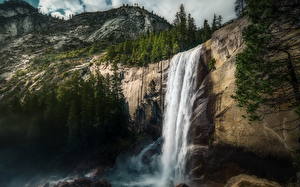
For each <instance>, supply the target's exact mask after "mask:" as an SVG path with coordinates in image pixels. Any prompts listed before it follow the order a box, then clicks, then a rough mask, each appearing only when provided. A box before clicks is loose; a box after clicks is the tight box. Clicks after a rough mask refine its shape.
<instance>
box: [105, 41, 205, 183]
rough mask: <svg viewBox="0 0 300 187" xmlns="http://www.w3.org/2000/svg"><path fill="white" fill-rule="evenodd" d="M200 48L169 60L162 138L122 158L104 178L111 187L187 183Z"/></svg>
mask: <svg viewBox="0 0 300 187" xmlns="http://www.w3.org/2000/svg"><path fill="white" fill-rule="evenodd" d="M201 49H202V46H198V47H196V48H194V49H191V50H189V51H186V52H183V53H179V54H177V55H176V56H174V57H173V58H172V60H171V63H170V67H169V73H168V81H167V92H166V98H165V113H164V122H163V134H162V138H161V139H159V140H157V141H156V142H154V143H152V144H150V145H148V146H146V147H145V148H144V149H143V150H142V151H141V152H140V153H139V154H138V155H136V156H133V157H131V158H129V159H127V160H126V159H124V158H121V159H119V160H118V162H117V164H116V167H115V168H114V169H112V170H111V171H109V172H108V173H107V175H106V178H107V179H108V180H109V181H110V182H111V183H112V185H113V186H114V187H126V186H129V187H168V186H174V185H177V184H180V183H189V179H188V176H187V175H186V173H187V171H186V160H187V157H188V152H189V150H188V149H189V143H188V133H189V129H190V124H191V117H192V107H193V104H194V101H195V99H196V95H199V93H197V90H198V89H197V69H198V64H199V60H200V54H201Z"/></svg>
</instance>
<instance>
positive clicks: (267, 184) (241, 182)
mask: <svg viewBox="0 0 300 187" xmlns="http://www.w3.org/2000/svg"><path fill="white" fill-rule="evenodd" d="M225 187H281V185H280V184H278V183H277V182H274V181H269V180H267V179H261V178H257V177H256V176H250V175H244V174H242V175H238V176H235V177H232V178H231V179H230V180H229V181H228V182H227V184H226V186H225Z"/></svg>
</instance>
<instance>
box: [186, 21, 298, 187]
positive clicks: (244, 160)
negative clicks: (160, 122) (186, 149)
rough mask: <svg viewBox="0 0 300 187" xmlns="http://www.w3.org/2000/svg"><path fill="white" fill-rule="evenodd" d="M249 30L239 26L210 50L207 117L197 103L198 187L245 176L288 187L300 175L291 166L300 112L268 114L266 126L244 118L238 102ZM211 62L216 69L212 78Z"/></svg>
mask: <svg viewBox="0 0 300 187" xmlns="http://www.w3.org/2000/svg"><path fill="white" fill-rule="evenodd" d="M248 24H249V22H248V20H247V19H245V18H244V19H239V20H237V21H234V22H233V23H231V24H229V25H226V26H225V27H223V28H221V29H220V30H218V31H216V32H215V33H214V34H213V37H212V39H211V40H209V41H208V42H206V43H205V44H204V51H203V55H202V57H201V60H200V63H201V67H200V68H199V70H198V71H199V82H202V83H203V84H205V85H207V87H208V88H209V89H207V90H206V91H205V92H206V96H207V97H208V99H209V103H208V105H207V111H206V113H204V114H203V113H201V112H198V111H197V106H198V105H199V104H200V103H197V100H196V104H195V105H196V106H195V110H194V111H195V112H194V115H193V122H192V126H191V132H190V134H191V136H190V137H191V140H190V141H191V143H192V146H191V151H190V158H189V160H188V167H189V170H190V176H192V180H193V181H194V182H195V183H196V184H199V183H205V184H207V183H209V184H212V185H224V183H225V181H226V180H228V179H229V178H230V177H232V176H235V175H238V174H241V173H248V174H251V175H258V176H260V177H263V178H269V179H276V180H278V181H280V182H283V183H284V181H285V182H286V180H287V179H288V178H289V177H293V176H294V174H295V171H294V169H293V167H292V165H291V163H292V160H294V159H296V154H295V153H296V152H297V151H299V148H300V144H299V138H300V131H299V130H300V129H299V123H300V121H299V116H298V115H297V114H296V113H295V108H288V107H287V106H281V108H282V110H278V111H276V112H273V113H269V114H267V115H266V116H265V118H264V119H263V120H262V121H256V122H251V123H250V122H249V121H248V119H246V118H244V117H243V116H245V115H246V112H245V111H244V109H243V108H240V107H238V106H237V103H236V101H235V100H234V99H233V98H232V96H233V95H234V92H235V81H236V80H235V69H236V66H235V62H236V55H237V54H238V53H240V52H241V51H242V50H243V49H244V47H245V44H244V43H243V40H242V31H243V29H244V28H245V27H246V26H247V25H248ZM296 32H298V31H297V30H296ZM211 59H215V60H216V64H215V70H213V71H211V72H209V71H208V68H207V67H208V66H207V65H208V63H209V62H210V60H211ZM199 99H201V98H199ZM263 110H264V111H269V109H268V108H264V109H263ZM267 158H268V159H267ZM212 173H213V174H212ZM216 179H217V180H216ZM204 181H205V182H204Z"/></svg>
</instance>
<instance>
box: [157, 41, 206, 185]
mask: <svg viewBox="0 0 300 187" xmlns="http://www.w3.org/2000/svg"><path fill="white" fill-rule="evenodd" d="M201 48H202V46H199V47H196V48H194V49H191V50H190V51H187V52H183V53H180V54H178V55H176V56H175V57H174V58H173V59H172V61H171V65H170V70H169V76H168V83H167V93H166V103H165V105H166V111H165V115H164V116H165V117H164V124H163V125H164V126H163V138H164V144H163V149H162V156H161V165H162V179H161V182H160V184H159V186H167V185H168V183H169V181H172V182H174V183H176V184H178V183H180V182H185V180H186V178H185V172H186V171H185V169H186V156H187V152H188V137H187V136H188V132H189V129H190V124H191V116H192V112H193V111H192V106H193V103H194V99H193V98H194V97H193V95H194V93H195V92H196V91H197V90H196V89H197V88H196V86H197V70H198V65H199V60H200V53H201Z"/></svg>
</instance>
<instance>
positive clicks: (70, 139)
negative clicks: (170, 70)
mask: <svg viewBox="0 0 300 187" xmlns="http://www.w3.org/2000/svg"><path fill="white" fill-rule="evenodd" d="M0 110H1V113H2V112H4V111H5V113H4V114H5V115H4V116H13V118H16V119H19V118H20V119H22V120H21V121H20V122H19V123H18V128H21V127H22V126H25V128H24V131H25V132H26V134H28V135H30V134H35V135H34V137H33V136H31V135H30V138H32V139H34V142H35V143H39V144H41V145H44V146H50V147H65V146H66V147H67V148H68V150H69V151H75V150H76V151H80V150H83V149H91V148H92V149H93V148H94V149H96V148H101V147H102V146H105V147H107V148H106V149H107V150H106V151H107V152H110V151H114V149H119V148H120V147H118V146H117V144H118V142H119V143H120V144H121V142H122V141H125V142H128V141H131V140H132V136H131V133H130V131H129V128H128V125H129V116H128V113H127V110H126V107H125V99H124V96H123V94H122V90H121V79H120V77H119V74H118V73H117V72H116V73H115V74H114V75H113V76H107V77H103V76H102V75H96V76H91V77H90V78H89V79H87V80H83V79H82V78H81V75H80V74H79V73H78V72H75V73H73V75H72V76H71V77H69V78H68V79H66V80H65V81H63V82H62V83H60V84H58V85H49V84H47V85H44V86H43V87H42V88H41V89H39V90H36V91H32V92H30V93H27V94H26V96H25V98H22V99H21V98H18V97H15V98H12V99H10V100H7V101H6V103H1V106H0ZM3 118H5V117H3ZM33 129H35V130H34V132H37V133H33ZM112 142H113V144H114V146H115V147H110V146H109V145H110V144H112Z"/></svg>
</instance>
